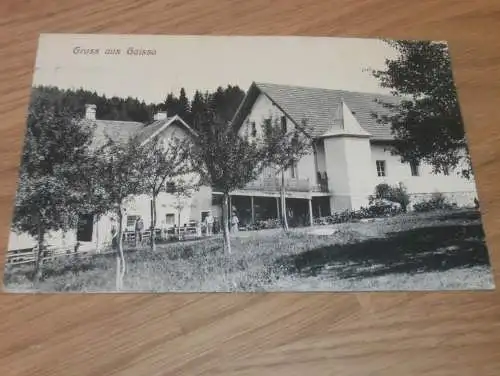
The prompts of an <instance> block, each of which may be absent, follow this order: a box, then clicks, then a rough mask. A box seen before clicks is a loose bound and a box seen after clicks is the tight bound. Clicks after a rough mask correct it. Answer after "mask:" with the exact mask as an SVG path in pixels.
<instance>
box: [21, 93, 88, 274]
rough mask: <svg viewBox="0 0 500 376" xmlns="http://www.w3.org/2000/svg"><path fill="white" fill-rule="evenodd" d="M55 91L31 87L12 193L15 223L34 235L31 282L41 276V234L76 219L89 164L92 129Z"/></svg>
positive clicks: (43, 245)
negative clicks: (16, 189) (62, 101)
mask: <svg viewBox="0 0 500 376" xmlns="http://www.w3.org/2000/svg"><path fill="white" fill-rule="evenodd" d="M59 99H60V98H58V97H57V96H54V93H51V92H44V91H43V90H39V89H36V88H35V89H34V90H33V93H32V98H31V102H30V106H29V112H28V119H27V130H26V135H25V143H24V149H23V155H22V161H21V169H20V177H19V188H18V191H17V195H16V203H15V209H14V218H13V227H14V229H15V230H19V231H23V232H27V233H28V234H30V235H31V236H33V237H35V238H36V239H37V255H36V258H35V268H34V273H33V282H34V283H37V282H38V281H39V279H40V278H41V276H42V268H41V263H42V261H43V255H44V252H45V248H46V244H45V237H46V235H47V233H48V232H50V231H57V230H67V229H68V228H69V227H72V226H74V225H75V223H76V219H77V217H78V212H79V207H80V205H81V204H82V198H83V193H84V192H83V191H82V189H81V188H80V187H81V184H79V183H81V182H82V181H85V180H86V176H85V174H84V171H88V170H87V169H86V168H85V165H86V164H87V163H89V145H90V142H91V140H92V128H91V127H90V126H86V125H84V124H81V123H80V122H79V119H78V117H77V116H76V114H75V113H73V112H72V111H71V110H70V109H69V108H68V106H65V105H63V104H62V103H61V101H60V100H59Z"/></svg>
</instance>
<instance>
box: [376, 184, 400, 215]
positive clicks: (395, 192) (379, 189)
mask: <svg viewBox="0 0 500 376" xmlns="http://www.w3.org/2000/svg"><path fill="white" fill-rule="evenodd" d="M377 200H387V201H389V202H394V203H397V204H399V205H400V207H401V210H402V211H403V212H406V209H407V208H408V205H409V204H410V196H409V195H408V191H407V189H406V187H405V186H404V184H403V183H399V184H398V185H395V186H390V185H389V184H387V183H381V184H378V185H377V186H376V187H375V192H374V195H373V196H370V206H371V205H372V204H373V203H374V202H376V201H377ZM379 206H380V205H379Z"/></svg>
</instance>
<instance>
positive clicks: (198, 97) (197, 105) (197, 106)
mask: <svg viewBox="0 0 500 376" xmlns="http://www.w3.org/2000/svg"><path fill="white" fill-rule="evenodd" d="M206 110H207V102H206V101H205V97H204V96H203V94H202V93H201V92H200V91H198V90H196V92H195V93H194V96H193V100H192V101H191V113H190V115H189V117H188V119H187V121H189V124H191V126H192V127H193V128H194V129H195V130H196V131H199V130H200V123H201V121H202V118H203V115H204V113H205V111H206Z"/></svg>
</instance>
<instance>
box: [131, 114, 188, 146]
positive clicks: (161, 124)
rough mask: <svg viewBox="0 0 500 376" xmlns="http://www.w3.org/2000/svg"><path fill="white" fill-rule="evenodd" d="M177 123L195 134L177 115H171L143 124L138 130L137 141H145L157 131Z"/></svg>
mask: <svg viewBox="0 0 500 376" xmlns="http://www.w3.org/2000/svg"><path fill="white" fill-rule="evenodd" d="M175 123H179V124H182V126H183V127H184V128H186V130H187V131H188V132H189V133H191V134H192V135H193V136H196V132H195V131H194V130H193V129H192V128H191V127H190V126H189V125H188V124H187V123H186V122H185V121H184V120H182V118H181V117H180V116H178V115H175V116H172V117H170V118H167V119H164V120H156V121H154V122H153V123H151V124H148V125H145V126H144V128H143V129H142V131H141V132H140V134H139V135H138V136H139V141H141V142H146V141H147V140H148V139H150V138H152V137H154V136H156V135H157V134H158V133H160V132H162V131H163V130H164V129H166V128H167V127H168V126H170V125H172V124H175Z"/></svg>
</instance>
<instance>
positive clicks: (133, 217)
mask: <svg viewBox="0 0 500 376" xmlns="http://www.w3.org/2000/svg"><path fill="white" fill-rule="evenodd" d="M138 218H139V216H138V215H129V216H127V227H135V222H136V221H137V219H138Z"/></svg>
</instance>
